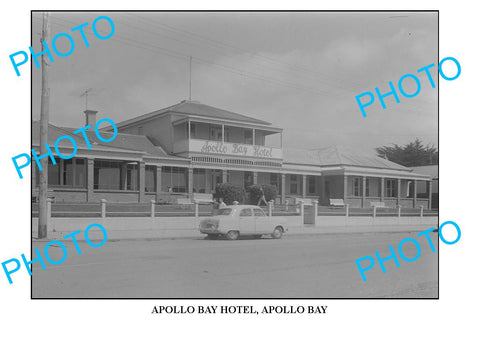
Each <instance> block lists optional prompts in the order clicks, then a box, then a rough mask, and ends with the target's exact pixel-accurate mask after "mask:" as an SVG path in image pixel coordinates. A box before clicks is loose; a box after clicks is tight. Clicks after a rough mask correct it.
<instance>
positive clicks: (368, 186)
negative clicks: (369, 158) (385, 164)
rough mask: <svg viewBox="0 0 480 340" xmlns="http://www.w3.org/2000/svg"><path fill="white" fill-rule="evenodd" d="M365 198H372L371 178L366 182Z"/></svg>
mask: <svg viewBox="0 0 480 340" xmlns="http://www.w3.org/2000/svg"><path fill="white" fill-rule="evenodd" d="M365 196H367V197H369V196H370V179H369V178H367V179H366V180H365Z"/></svg>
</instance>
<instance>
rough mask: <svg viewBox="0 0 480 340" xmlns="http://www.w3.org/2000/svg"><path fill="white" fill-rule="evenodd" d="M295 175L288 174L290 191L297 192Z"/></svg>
mask: <svg viewBox="0 0 480 340" xmlns="http://www.w3.org/2000/svg"><path fill="white" fill-rule="evenodd" d="M297 177H298V176H297V175H290V193H291V194H298V182H297Z"/></svg>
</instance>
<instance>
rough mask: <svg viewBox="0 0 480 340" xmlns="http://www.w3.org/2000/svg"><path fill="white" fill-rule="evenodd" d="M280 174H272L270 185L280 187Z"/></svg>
mask: <svg viewBox="0 0 480 340" xmlns="http://www.w3.org/2000/svg"><path fill="white" fill-rule="evenodd" d="M278 178H279V175H278V174H270V185H275V186H276V187H277V189H278V187H279V185H278V184H279V180H278Z"/></svg>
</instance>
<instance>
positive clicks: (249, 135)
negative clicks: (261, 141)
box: [243, 130, 253, 144]
mask: <svg viewBox="0 0 480 340" xmlns="http://www.w3.org/2000/svg"><path fill="white" fill-rule="evenodd" d="M243 136H244V139H243V141H244V144H253V130H244V131H243Z"/></svg>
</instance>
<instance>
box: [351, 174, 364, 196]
mask: <svg viewBox="0 0 480 340" xmlns="http://www.w3.org/2000/svg"><path fill="white" fill-rule="evenodd" d="M361 188H362V178H361V177H354V178H353V196H362V190H361Z"/></svg>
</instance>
